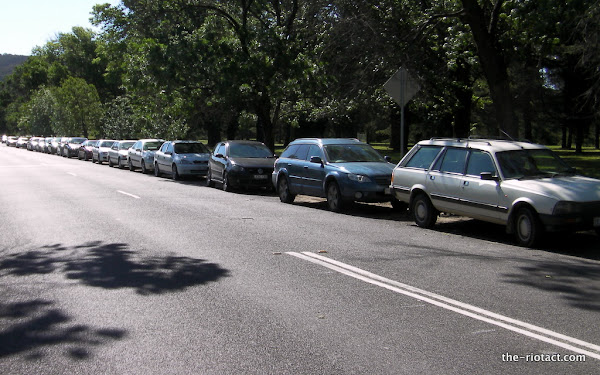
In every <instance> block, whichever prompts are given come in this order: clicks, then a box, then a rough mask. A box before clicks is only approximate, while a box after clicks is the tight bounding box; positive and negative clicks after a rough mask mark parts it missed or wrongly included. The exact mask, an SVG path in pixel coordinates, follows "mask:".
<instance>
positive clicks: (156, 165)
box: [154, 163, 160, 177]
mask: <svg viewBox="0 0 600 375" xmlns="http://www.w3.org/2000/svg"><path fill="white" fill-rule="evenodd" d="M154 176H155V177H160V170H159V169H158V163H154Z"/></svg>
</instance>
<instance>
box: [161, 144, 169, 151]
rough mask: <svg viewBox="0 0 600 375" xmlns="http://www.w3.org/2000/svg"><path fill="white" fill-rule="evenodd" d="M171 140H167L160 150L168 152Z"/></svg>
mask: <svg viewBox="0 0 600 375" xmlns="http://www.w3.org/2000/svg"><path fill="white" fill-rule="evenodd" d="M168 143H169V142H165V143H164V144H163V145H162V146H160V150H159V151H160V152H167V145H168Z"/></svg>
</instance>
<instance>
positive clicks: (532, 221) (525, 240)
mask: <svg viewBox="0 0 600 375" xmlns="http://www.w3.org/2000/svg"><path fill="white" fill-rule="evenodd" d="M514 226H515V234H516V237H517V243H518V244H519V245H521V246H525V247H534V246H535V245H536V244H537V243H538V241H539V239H540V238H541V235H542V232H543V228H542V224H541V222H540V219H539V218H538V217H537V215H536V213H535V212H534V211H533V210H531V209H530V208H527V207H523V208H521V209H519V211H517V214H516V215H515V222H514Z"/></svg>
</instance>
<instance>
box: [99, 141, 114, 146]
mask: <svg viewBox="0 0 600 375" xmlns="http://www.w3.org/2000/svg"><path fill="white" fill-rule="evenodd" d="M113 143H115V141H103V142H102V143H100V146H98V147H110V146H112V145H113Z"/></svg>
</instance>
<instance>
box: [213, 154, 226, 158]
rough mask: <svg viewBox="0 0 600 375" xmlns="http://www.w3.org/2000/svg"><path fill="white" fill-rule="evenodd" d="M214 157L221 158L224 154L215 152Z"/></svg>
mask: <svg viewBox="0 0 600 375" xmlns="http://www.w3.org/2000/svg"><path fill="white" fill-rule="evenodd" d="M215 157H216V158H221V159H224V158H225V155H223V154H221V153H218V154H216V155H215Z"/></svg>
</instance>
